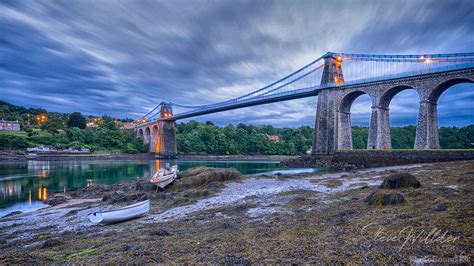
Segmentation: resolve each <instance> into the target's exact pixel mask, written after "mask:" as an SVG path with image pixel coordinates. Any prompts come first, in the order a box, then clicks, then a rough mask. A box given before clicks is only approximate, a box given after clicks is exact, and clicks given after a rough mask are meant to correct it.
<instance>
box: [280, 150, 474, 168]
mask: <svg viewBox="0 0 474 266" xmlns="http://www.w3.org/2000/svg"><path fill="white" fill-rule="evenodd" d="M459 160H474V149H464V150H353V151H338V152H336V153H335V154H333V155H312V156H310V155H304V156H299V157H295V158H290V159H287V160H284V161H282V162H281V163H282V165H284V166H286V167H313V168H318V167H322V168H326V169H329V170H330V171H347V170H354V169H364V168H373V167H383V166H393V165H410V164H417V163H418V164H419V163H434V162H449V161H459Z"/></svg>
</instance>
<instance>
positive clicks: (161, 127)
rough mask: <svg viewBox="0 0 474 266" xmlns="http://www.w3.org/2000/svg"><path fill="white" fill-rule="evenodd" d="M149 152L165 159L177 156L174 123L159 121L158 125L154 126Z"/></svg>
mask: <svg viewBox="0 0 474 266" xmlns="http://www.w3.org/2000/svg"><path fill="white" fill-rule="evenodd" d="M148 152H150V153H154V154H156V155H159V156H163V157H174V156H176V155H177V146H176V127H175V122H174V121H157V124H156V125H154V126H153V130H152V133H151V141H150V143H149V148H148Z"/></svg>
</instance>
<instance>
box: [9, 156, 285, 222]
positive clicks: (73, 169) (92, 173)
mask: <svg viewBox="0 0 474 266" xmlns="http://www.w3.org/2000/svg"><path fill="white" fill-rule="evenodd" d="M165 163H170V164H171V165H173V164H178V166H179V169H180V171H184V170H186V169H189V168H192V167H196V166H210V167H223V168H229V167H234V168H236V169H237V170H239V171H241V172H242V173H243V174H256V173H262V172H268V171H272V170H276V169H280V168H281V167H280V166H279V164H278V162H274V161H181V160H179V161H178V160H150V161H147V160H137V161H128V160H123V161H90V160H87V161H77V160H73V161H24V162H2V163H0V217H2V216H3V215H5V214H7V213H9V212H12V211H16V210H19V209H21V210H22V211H24V210H26V209H34V208H38V206H45V205H44V202H46V201H47V200H48V196H49V195H50V193H57V192H65V191H67V190H74V189H77V188H81V187H85V186H91V185H93V184H114V183H118V182H120V181H122V180H125V179H135V178H141V177H149V176H151V175H153V174H154V173H155V172H156V171H158V170H159V169H160V168H161V167H164V165H165ZM28 206H30V207H31V208H28Z"/></svg>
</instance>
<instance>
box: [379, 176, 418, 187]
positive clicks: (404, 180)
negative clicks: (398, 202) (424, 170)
mask: <svg viewBox="0 0 474 266" xmlns="http://www.w3.org/2000/svg"><path fill="white" fill-rule="evenodd" d="M420 186H421V184H420V182H419V181H418V180H417V179H416V177H415V176H413V175H412V174H409V173H395V174H391V175H389V176H387V177H385V178H384V180H383V182H382V184H381V185H380V187H381V188H389V189H395V188H407V187H413V188H419V187H420Z"/></svg>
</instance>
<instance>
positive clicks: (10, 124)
mask: <svg viewBox="0 0 474 266" xmlns="http://www.w3.org/2000/svg"><path fill="white" fill-rule="evenodd" d="M0 130H5V131H20V124H19V123H18V121H7V120H0Z"/></svg>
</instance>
